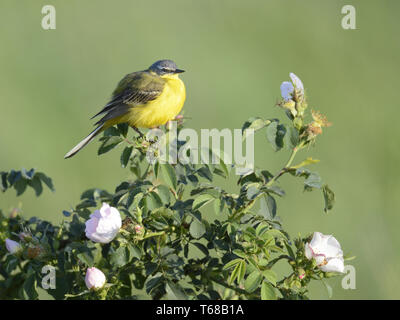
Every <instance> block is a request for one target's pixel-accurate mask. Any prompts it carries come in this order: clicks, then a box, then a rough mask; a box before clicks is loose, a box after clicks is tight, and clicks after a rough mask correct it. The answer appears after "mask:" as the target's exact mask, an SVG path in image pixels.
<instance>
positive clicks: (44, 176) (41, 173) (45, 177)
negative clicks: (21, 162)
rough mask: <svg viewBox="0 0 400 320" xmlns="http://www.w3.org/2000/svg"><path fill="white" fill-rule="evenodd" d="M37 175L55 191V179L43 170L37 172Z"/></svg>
mask: <svg viewBox="0 0 400 320" xmlns="http://www.w3.org/2000/svg"><path fill="white" fill-rule="evenodd" d="M35 176H37V177H39V179H40V180H41V181H42V182H43V183H44V184H45V185H46V186H47V187H48V188H49V189H50V190H51V191H55V189H54V185H53V180H51V178H50V177H48V176H47V175H45V174H44V173H43V172H37V173H36V174H35Z"/></svg>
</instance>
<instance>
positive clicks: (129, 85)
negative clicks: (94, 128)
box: [92, 71, 165, 124]
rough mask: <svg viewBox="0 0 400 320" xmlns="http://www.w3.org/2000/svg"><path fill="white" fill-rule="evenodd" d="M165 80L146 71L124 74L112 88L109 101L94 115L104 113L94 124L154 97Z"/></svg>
mask: <svg viewBox="0 0 400 320" xmlns="http://www.w3.org/2000/svg"><path fill="white" fill-rule="evenodd" d="M164 84H165V80H164V79H162V78H160V77H158V76H157V75H154V74H151V73H149V72H147V71H139V72H134V73H130V74H128V75H126V76H125V77H124V78H123V79H122V80H121V81H120V82H119V83H118V86H117V88H116V89H115V90H114V92H113V95H112V97H111V100H110V102H109V103H107V104H106V106H105V107H104V108H103V109H102V110H101V111H100V112H99V113H97V114H96V115H94V116H93V117H92V119H93V118H94V117H97V116H99V115H101V114H105V115H104V117H103V118H101V119H100V120H99V121H98V122H96V124H100V123H104V122H106V121H107V120H110V119H113V118H116V117H119V116H121V115H123V114H125V113H127V112H128V111H129V109H130V108H132V107H135V106H138V105H143V104H146V103H147V102H149V101H152V100H154V99H156V98H157V97H158V96H159V95H160V94H161V92H162V90H163V88H164Z"/></svg>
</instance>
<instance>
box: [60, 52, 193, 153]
mask: <svg viewBox="0 0 400 320" xmlns="http://www.w3.org/2000/svg"><path fill="white" fill-rule="evenodd" d="M182 72H185V70H182V69H178V68H177V65H176V64H175V62H174V61H172V60H167V59H165V60H158V61H156V62H154V63H153V64H152V65H151V66H150V67H149V68H148V69H146V70H143V71H137V72H132V73H129V74H127V75H126V76H125V77H124V78H122V80H121V81H120V82H119V83H118V85H117V87H116V89H115V90H114V91H113V93H112V96H111V99H110V101H109V102H108V103H107V104H106V105H105V106H104V108H103V109H101V110H100V112H98V113H97V114H95V115H94V116H93V117H92V118H91V119H93V118H95V117H98V116H102V117H101V119H100V120H99V121H97V122H96V123H95V126H96V128H95V129H94V130H93V131H92V132H91V133H90V134H89V135H88V136H87V137H86V138H85V139H83V140H82V141H81V142H79V143H78V144H77V145H76V146H75V147H73V148H72V149H71V150H70V151H69V152H68V153H67V154H66V155H65V156H64V158H65V159H67V158H71V157H72V156H74V155H75V154H77V153H78V152H79V151H80V150H81V149H82V148H83V147H85V146H86V145H87V144H88V143H89V142H90V141H92V140H93V139H94V138H95V137H96V136H97V135H98V134H99V133H101V132H103V131H104V130H106V129H107V128H109V127H112V126H114V125H116V124H120V123H128V124H129V126H131V127H132V128H133V129H135V130H136V131H138V132H139V133H140V134H141V132H140V130H139V128H155V127H159V126H161V125H164V124H166V123H167V122H168V121H170V120H173V119H175V117H176V116H177V115H178V114H179V112H180V111H181V110H182V108H183V105H184V103H185V99H186V88H185V84H184V83H183V81H182V80H181V79H180V78H179V75H180V74H181V73H182Z"/></svg>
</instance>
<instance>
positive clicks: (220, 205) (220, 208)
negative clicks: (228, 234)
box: [214, 198, 225, 215]
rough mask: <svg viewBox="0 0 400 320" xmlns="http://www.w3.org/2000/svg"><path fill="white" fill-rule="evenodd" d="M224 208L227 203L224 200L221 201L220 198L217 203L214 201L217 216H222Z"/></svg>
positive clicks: (216, 200)
mask: <svg viewBox="0 0 400 320" xmlns="http://www.w3.org/2000/svg"><path fill="white" fill-rule="evenodd" d="M224 207H225V201H224V200H222V199H219V198H217V199H215V201H214V211H215V213H216V214H217V215H218V214H221V213H222V211H224Z"/></svg>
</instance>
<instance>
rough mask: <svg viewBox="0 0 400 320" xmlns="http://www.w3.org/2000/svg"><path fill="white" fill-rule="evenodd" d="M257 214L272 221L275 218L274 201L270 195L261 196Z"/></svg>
mask: <svg viewBox="0 0 400 320" xmlns="http://www.w3.org/2000/svg"><path fill="white" fill-rule="evenodd" d="M258 214H259V215H261V216H263V217H265V218H266V219H269V220H273V219H274V218H275V216H276V201H275V199H274V197H272V196H271V195H269V194H268V195H263V196H262V197H261V198H260V209H259V211H258Z"/></svg>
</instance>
